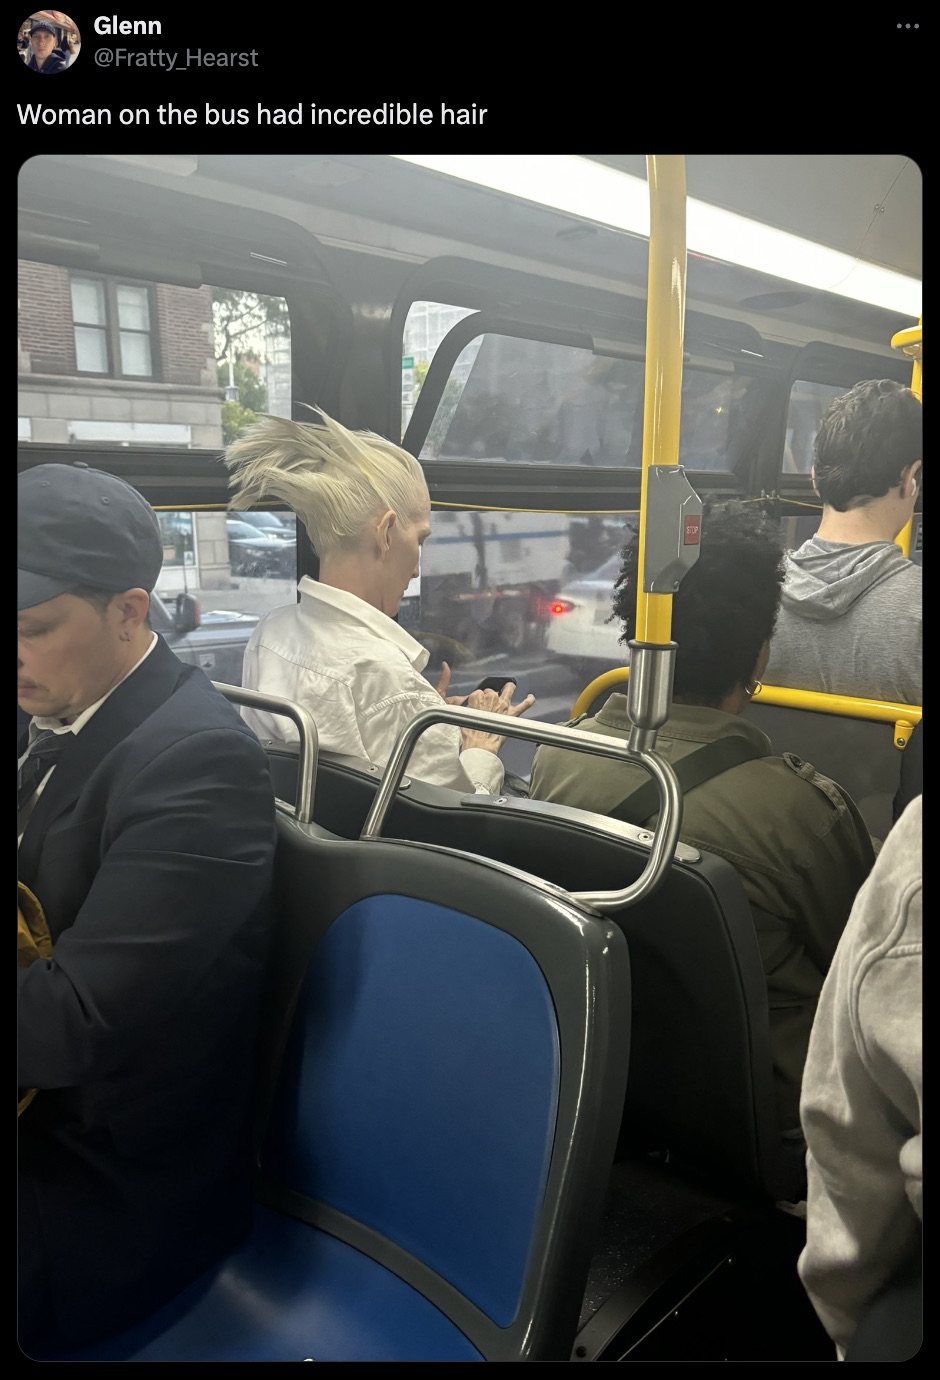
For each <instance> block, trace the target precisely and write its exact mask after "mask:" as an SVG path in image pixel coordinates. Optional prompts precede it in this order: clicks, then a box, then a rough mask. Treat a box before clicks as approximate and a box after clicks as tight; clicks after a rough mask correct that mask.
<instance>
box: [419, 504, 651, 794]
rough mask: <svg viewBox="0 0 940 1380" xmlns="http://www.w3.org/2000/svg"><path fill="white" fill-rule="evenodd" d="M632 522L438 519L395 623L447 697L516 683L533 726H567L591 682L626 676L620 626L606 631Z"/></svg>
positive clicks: (519, 746) (492, 516) (510, 753)
mask: <svg viewBox="0 0 940 1380" xmlns="http://www.w3.org/2000/svg"><path fill="white" fill-rule="evenodd" d="M635 521H636V519H635V517H625V516H622V515H613V514H611V515H602V514H585V515H577V516H574V515H571V516H569V515H567V514H564V513H518V512H516V513H507V512H499V511H495V510H491V511H477V510H472V509H471V510H465V511H455V510H453V509H434V510H433V511H432V514H431V536H430V537H429V538H428V540H427V541H426V542H425V544H424V547H423V549H422V554H421V574H420V576H419V578H418V579H417V580H414V581H412V584H411V585H410V586H409V588H408V590H407V591H406V596H405V598H404V600H403V601H402V605H401V610H400V613H399V622H400V624H401V625H402V627H404V628H405V629H407V631H408V632H410V633H411V635H412V636H413V637H415V638H416V639H417V640H418V641H419V642H421V643H422V645H423V646H425V647H426V648H427V649H428V652H429V653H430V657H429V661H428V665H427V668H426V671H425V675H426V676H427V678H428V680H430V681H431V683H432V684H436V683H437V680H438V677H439V675H440V669H441V663H442V662H444V661H446V662H447V663H448V664H449V665H450V667H451V672H452V679H451V685H450V693H451V694H455V695H464V694H467V693H469V691H471V690H473V689H474V688H475V687H476V686H477V685H478V684H479V682H480V681H481V680H482V679H483V678H484V677H485V676H497V677H498V676H500V675H505V676H507V677H509V676H514V677H516V678H517V682H518V686H519V690H520V692H521V693H522V694H523V695H527V694H530V693H531V694H533V695H535V696H536V703H535V705H534V706H533V708H532V709H531V710H530V711H529V714H528V717H529V718H536V719H544V720H545V721H547V722H550V723H560V722H564V720H566V719H567V718H568V715H569V712H570V708H571V705H572V703H573V702H574V700H575V699H576V698H577V696H578V694H579V693H580V691H581V690H582V689H583V688H584V685H585V684H586V683H587V681H589V680H591V679H592V677H593V676H594V675H596V674H599V672H600V671H603V670H609V669H610V668H611V667H612V666H618V665H623V664H624V662H625V660H626V659H627V653H626V650H625V649H624V648H623V647H621V646H620V644H619V641H618V639H619V636H620V627H619V625H618V624H617V623H616V622H608V619H609V617H610V612H611V599H612V596H613V588H614V583H615V581H616V579H617V572H618V571H619V568H620V550H621V547H622V546H623V544H624V541H625V540H626V536H627V532H628V530H630V524H633V523H635ZM501 755H502V756H503V758H504V760H505V761H506V762H507V764H508V766H509V769H510V770H511V771H514V772H515V773H517V774H518V775H526V774H527V773H528V771H529V767H530V763H531V757H532V749H531V748H530V747H529V746H528V745H526V744H523V743H520V742H516V741H514V740H512V739H507V741H506V743H505V744H504V746H503V749H502V754H501Z"/></svg>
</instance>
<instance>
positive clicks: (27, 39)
mask: <svg viewBox="0 0 940 1380" xmlns="http://www.w3.org/2000/svg"><path fill="white" fill-rule="evenodd" d="M81 46H82V36H81V34H80V33H79V31H78V25H77V24H76V23H75V21H74V19H70V18H69V16H68V15H67V14H63V13H62V11H61V10H36V11H35V13H34V14H31V15H30V16H29V17H28V18H27V19H24V20H23V22H22V24H21V25H20V27H19V29H18V31H17V35H16V48H17V52H18V53H19V56H20V59H21V60H22V63H23V66H24V67H26V68H27V69H28V70H29V71H30V72H38V73H41V74H42V75H43V76H55V75H57V74H58V73H59V72H67V71H68V69H69V68H70V67H71V66H72V64H73V63H74V62H75V60H76V58H77V57H78V55H79V53H80V51H81Z"/></svg>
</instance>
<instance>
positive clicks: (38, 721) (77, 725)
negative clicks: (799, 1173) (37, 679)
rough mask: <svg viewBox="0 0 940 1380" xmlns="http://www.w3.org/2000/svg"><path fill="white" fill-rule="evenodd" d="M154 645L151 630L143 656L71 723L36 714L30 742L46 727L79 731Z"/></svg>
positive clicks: (155, 638) (154, 638)
mask: <svg viewBox="0 0 940 1380" xmlns="http://www.w3.org/2000/svg"><path fill="white" fill-rule="evenodd" d="M156 645H157V634H156V633H155V632H152V633H151V634H150V645H149V647H148V648H147V650H146V651H145V652H144V654H143V656H142V657H140V659H139V660H138V661H135V662H134V664H133V666H132V667H131V669H130V670H129V671H126V672H125V673H124V675H123V676H122V677H121V679H120V680H119V681H117V682H116V684H114V685H112V686H111V689H110V690H109V691H108V692H107V694H106V695H102V696H101V699H100V700H95V702H94V704H90V705H89V706H88V708H87V709H83V710H82V712H81V713H80V714H78V715H76V717H75V719H74V720H73V722H72V723H70V724H64V723H63V722H62V720H61V719H55V718H51V717H49V716H47V715H37V716H36V717H35V718H34V719H32V720H31V721H30V725H29V741H30V743H32V742H33V740H34V739H35V738H36V736H37V735H38V734H40V733H42V732H44V731H45V730H46V729H51V730H52V732H53V733H81V731H82V729H83V728H84V727H85V725H86V724H87V723H88V721H89V719H91V718H92V716H93V715H95V714H97V712H98V710H99V709H100V708H101V706H102V705H103V704H104V702H105V700H106V699H107V698H108V695H113V694H114V692H115V690H116V689H117V688H118V686H119V685H123V684H124V682H125V681H126V680H127V678H128V676H132V675H133V674H134V672H135V671H136V670H137V667H138V666H142V665H143V663H144V662H145V661H146V660H147V658H148V656H149V655H150V653H151V652H152V651H153V649H154V647H155V646H156Z"/></svg>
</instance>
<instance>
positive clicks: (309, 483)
mask: <svg viewBox="0 0 940 1380" xmlns="http://www.w3.org/2000/svg"><path fill="white" fill-rule="evenodd" d="M314 410H315V411H316V412H317V414H318V415H319V417H320V420H321V423H322V425H311V424H309V423H304V422H292V421H287V420H286V419H285V418H283V417H270V416H262V417H259V419H258V420H257V421H256V422H255V423H254V424H253V425H252V426H250V427H249V428H248V429H247V430H246V431H245V433H244V434H243V435H242V436H241V437H240V438H239V439H238V440H237V441H234V442H233V443H232V444H231V445H230V446H229V447H228V449H227V450H226V452H225V462H226V464H227V465H228V467H229V470H230V472H231V479H230V486H231V488H232V489H233V490H234V491H235V497H234V498H233V499H232V501H231V505H230V506H231V507H232V508H234V509H244V508H249V507H250V506H251V505H252V504H253V503H257V502H260V501H262V500H264V499H268V500H269V499H272V498H274V499H279V500H280V501H281V502H283V503H286V504H288V506H289V507H290V508H292V509H293V511H294V513H295V514H296V515H297V518H298V519H299V520H300V521H301V522H302V523H303V525H304V527H305V528H306V530H307V534H308V536H309V537H310V542H311V545H312V546H313V548H314V550H315V551H316V553H317V556H318V557H319V560H320V575H319V579H318V580H313V579H311V578H310V577H309V576H307V575H305V576H304V577H303V579H302V580H301V581H300V585H299V593H300V601H299V603H296V604H291V605H289V606H287V607H286V608H279V609H274V610H273V611H272V612H271V613H269V614H267V615H266V616H265V617H264V618H263V619H262V620H261V622H260V623H259V624H258V626H257V628H256V629H255V630H254V632H253V633H252V636H251V639H250V640H249V643H248V646H247V648H246V651H245V664H244V674H243V683H244V685H246V686H247V687H248V688H249V689H254V690H261V691H264V692H266V693H269V694H272V695H283V696H285V697H286V698H287V699H291V700H294V701H295V702H296V703H298V704H301V705H303V707H304V708H305V709H309V710H310V712H311V713H312V714H313V716H314V719H315V721H316V725H317V731H318V734H319V738H320V746H321V747H322V748H324V749H326V750H327V751H329V752H337V753H345V754H348V755H349V756H352V757H359V758H363V759H365V760H366V761H368V762H370V763H373V764H375V765H376V766H384V765H385V763H386V761H387V760H388V756H389V753H390V752H391V749H392V746H393V744H394V742H395V739H396V737H397V736H398V734H399V732H400V731H401V729H402V728H403V727H404V725H405V724H407V723H408V722H409V721H410V720H411V719H413V718H414V716H415V715H416V714H419V713H420V712H421V711H422V710H424V709H430V708H433V707H434V706H436V705H437V706H439V705H440V703H441V697H442V696H444V695H445V694H446V690H447V684H448V682H449V680H450V671H449V668H448V667H447V666H446V663H445V665H444V667H443V674H442V676H441V679H440V682H439V683H438V686H437V688H436V689H435V688H434V687H433V686H432V685H430V684H429V682H428V681H427V680H425V678H424V676H423V675H422V674H421V673H422V671H423V670H424V668H425V666H426V665H427V661H428V652H427V651H426V649H425V648H424V647H422V646H421V645H420V643H418V642H416V641H415V639H414V638H413V637H411V636H410V634H409V633H407V632H405V630H404V629H403V628H401V627H399V625H398V624H397V623H396V622H395V616H396V615H397V613H398V608H399V605H400V603H401V600H402V596H403V594H404V592H405V589H406V588H407V586H408V584H409V582H410V581H411V579H412V578H413V577H414V576H415V575H417V573H418V563H419V556H420V551H421V546H422V544H423V542H424V541H425V539H426V538H427V537H428V536H430V533H431V520H430V516H431V503H430V498H429V496H428V488H427V484H426V482H425V479H424V474H423V471H422V469H421V466H420V465H419V464H418V462H417V460H416V459H415V458H414V456H413V455H409V454H408V452H407V451H405V450H402V449H401V447H400V446H396V445H393V444H392V443H391V442H390V441H386V440H384V439H383V438H382V437H381V436H378V435H376V434H375V433H374V432H370V431H349V430H347V428H346V427H344V426H341V425H340V424H339V422H336V421H334V420H333V419H332V418H331V417H328V416H327V415H326V413H325V412H323V411H322V410H321V409H319V408H317V409H314ZM513 690H514V686H513V685H512V683H511V682H510V683H509V684H508V685H506V686H504V687H503V689H502V691H501V692H500V693H499V694H498V695H497V694H496V692H495V691H493V690H475V691H473V693H472V694H471V695H470V696H469V697H468V698H467V700H466V704H467V705H468V706H469V707H470V708H474V709H485V710H489V711H490V712H494V713H504V714H508V715H510V716H511V717H514V716H515V715H517V714H521V713H522V712H523V711H524V710H525V709H528V708H529V706H530V705H531V704H533V703H534V699H533V696H531V695H528V696H527V697H526V698H525V699H524V700H523V701H522V702H521V703H520V704H518V705H513V703H512V694H513ZM451 702H453V701H451ZM243 713H244V717H245V719H246V721H247V722H248V723H249V724H250V726H251V727H252V728H253V729H254V731H255V732H256V733H257V734H258V736H259V737H260V738H262V739H275V740H277V739H279V740H281V741H284V740H285V739H287V738H289V737H292V736H294V737H295V736H296V732H295V730H294V729H293V726H292V725H290V724H289V723H288V722H287V721H286V720H283V719H276V718H274V717H273V716H271V715H269V714H263V713H260V712H258V711H256V710H250V709H246V710H244V711H243ZM502 743H503V739H502V737H500V736H499V735H497V734H492V733H482V732H479V731H477V730H475V729H457V728H455V727H453V726H452V725H450V724H438V725H436V726H434V727H433V728H430V729H428V730H427V731H426V732H425V733H423V734H422V735H421V737H420V738H419V739H418V742H417V744H416V745H415V749H414V752H413V754H412V757H411V761H410V764H409V772H410V773H411V774H412V775H413V776H415V777H417V778H419V779H420V780H422V781H428V782H431V783H432V784H435V785H441V786H450V787H453V788H455V789H457V790H461V791H482V792H491V793H496V792H498V791H499V789H500V787H501V786H502V783H503V765H502V763H501V762H500V760H499V758H498V756H497V753H498V751H499V748H500V746H501V745H502Z"/></svg>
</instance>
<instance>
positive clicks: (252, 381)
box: [218, 350, 268, 412]
mask: <svg viewBox="0 0 940 1380" xmlns="http://www.w3.org/2000/svg"><path fill="white" fill-rule="evenodd" d="M260 363H261V359H260V356H258V355H257V354H255V352H254V351H253V350H249V351H247V352H246V353H245V354H243V355H239V356H238V358H237V359H236V360H235V362H234V364H233V367H232V377H233V378H234V380H235V387H236V388H237V389H238V401H239V403H240V404H241V406H242V407H247V408H250V409H251V411H252V412H266V411H267V409H268V389H267V385H266V384H265V383H263V382H262V380H261V378H260V376H259V366H260ZM218 378H219V386H220V387H222V388H228V362H227V361H222V362H220V363H219V366H218Z"/></svg>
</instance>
